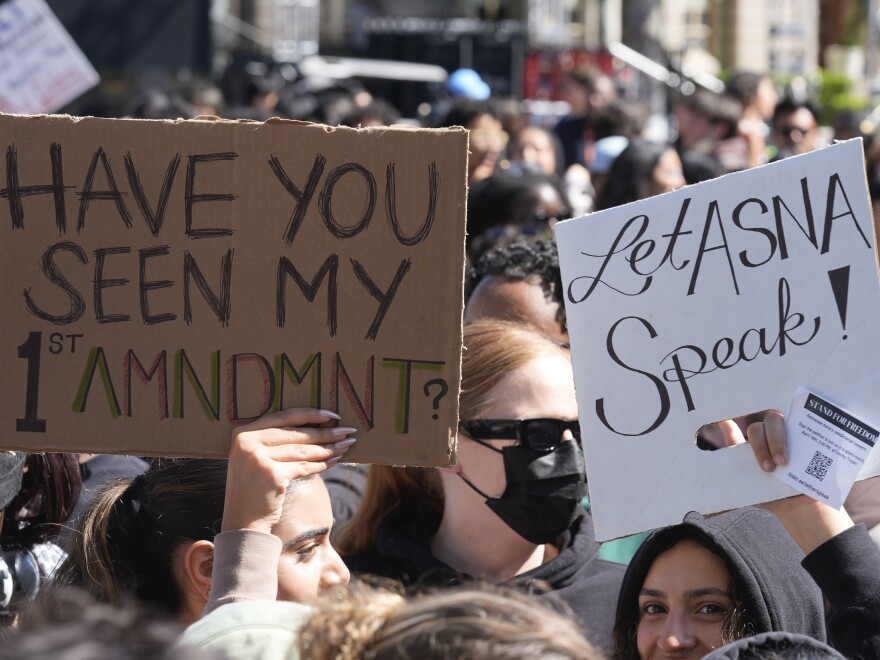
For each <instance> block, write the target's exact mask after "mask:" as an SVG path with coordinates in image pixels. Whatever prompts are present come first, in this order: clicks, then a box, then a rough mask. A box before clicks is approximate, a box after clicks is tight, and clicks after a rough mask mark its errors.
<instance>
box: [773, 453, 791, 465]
mask: <svg viewBox="0 0 880 660" xmlns="http://www.w3.org/2000/svg"><path fill="white" fill-rule="evenodd" d="M773 460H774V461H776V465H785V464H786V463H787V462H788V459H787V458H786V457H785V456H783V455H782V454H776V456H774V457H773Z"/></svg>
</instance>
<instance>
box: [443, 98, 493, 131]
mask: <svg viewBox="0 0 880 660" xmlns="http://www.w3.org/2000/svg"><path fill="white" fill-rule="evenodd" d="M480 115H489V116H491V117H495V118H496V119H497V118H498V113H497V112H496V111H495V107H494V105H493V104H492V103H490V102H489V101H474V100H471V99H459V100H457V101H455V102H454V103H453V104H452V105H451V106H450V107H449V110H447V111H446V114H445V115H444V116H443V118H442V119H440V121H439V123H438V124H437V127H438V128H442V127H447V126H463V127H465V128H467V126H468V124H470V123H471V122H472V121H473V120H474V119H476V118H477V117H479V116H480Z"/></svg>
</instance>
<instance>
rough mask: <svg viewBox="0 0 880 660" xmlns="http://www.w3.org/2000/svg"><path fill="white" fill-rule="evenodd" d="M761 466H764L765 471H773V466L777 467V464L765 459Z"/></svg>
mask: <svg viewBox="0 0 880 660" xmlns="http://www.w3.org/2000/svg"><path fill="white" fill-rule="evenodd" d="M761 467H762V468H764V472H773V468H775V467H776V466H775V465H773V461H770V460H765V461H764V462H763V463H761Z"/></svg>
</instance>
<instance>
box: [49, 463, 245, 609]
mask: <svg viewBox="0 0 880 660" xmlns="http://www.w3.org/2000/svg"><path fill="white" fill-rule="evenodd" d="M226 466H227V461H226V460H221V459H196V458H191V459H163V460H158V461H155V462H153V464H152V465H151V466H150V468H149V469H148V470H147V471H146V472H145V473H144V474H142V475H139V476H137V477H135V478H134V479H121V480H117V481H115V482H112V483H110V484H108V485H107V486H106V487H105V488H104V489H103V490H102V491H101V492H100V493H98V495H96V496H95V498H94V499H93V500H92V502H91V505H90V506H89V508H88V510H87V512H86V513H85V515H84V516H83V518H82V519H81V521H80V524H79V527H78V530H77V533H75V534H74V535H73V536H72V537H71V538H70V541H69V546H68V553H69V554H68V558H67V559H66V560H65V561H64V562H63V563H62V565H61V566H60V567H59V569H58V573H57V575H56V581H57V582H58V583H59V584H63V585H70V586H75V587H79V588H82V589H85V590H86V591H87V592H88V593H90V594H91V595H92V596H93V597H94V598H96V599H97V600H99V601H101V602H109V603H111V604H115V603H118V602H120V601H121V600H122V599H124V598H126V597H129V598H134V599H136V600H138V601H140V602H142V603H146V604H149V605H151V606H153V607H156V608H159V609H161V610H164V611H165V612H168V613H171V614H178V613H179V612H180V611H181V608H182V606H183V597H182V593H181V590H180V587H179V586H178V583H177V580H176V578H175V575H174V570H173V566H174V559H175V555H176V552H177V550H178V549H179V548H180V547H181V546H182V545H183V544H184V543H185V542H187V541H190V542H192V541H198V540H207V541H211V540H213V539H214V537H215V536H216V535H217V534H218V533H219V532H220V524H221V521H222V518H223V500H224V497H225V492H226Z"/></svg>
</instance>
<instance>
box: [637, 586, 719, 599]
mask: <svg viewBox="0 0 880 660" xmlns="http://www.w3.org/2000/svg"><path fill="white" fill-rule="evenodd" d="M639 595H640V596H650V597H652V598H665V597H666V592H664V591H660V590H659V589H642V590H641V591H640V592H639ZM685 596H687V597H689V598H700V597H702V596H724V597H725V598H730V597H731V596H730V593H728V592H727V591H726V590H725V589H719V588H718V587H702V588H700V589H694V590H692V591H686V592H685Z"/></svg>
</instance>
